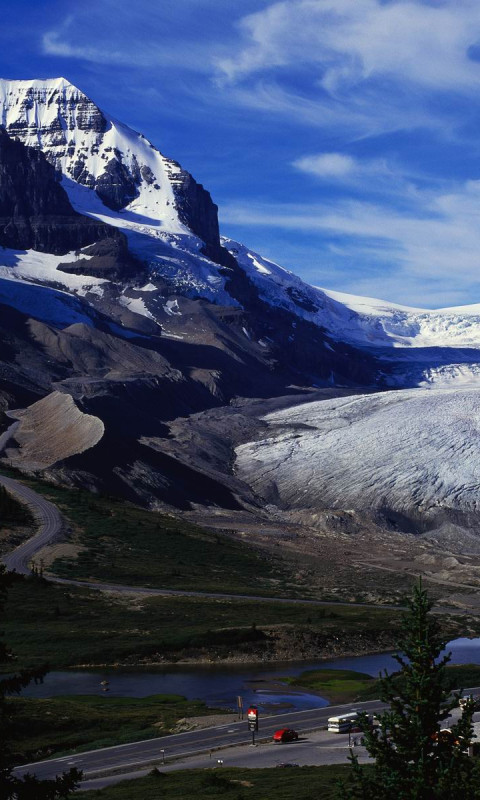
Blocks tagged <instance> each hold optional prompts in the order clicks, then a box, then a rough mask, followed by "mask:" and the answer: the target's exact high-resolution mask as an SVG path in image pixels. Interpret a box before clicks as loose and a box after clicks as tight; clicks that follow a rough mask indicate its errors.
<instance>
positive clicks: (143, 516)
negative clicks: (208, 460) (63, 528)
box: [1, 469, 295, 595]
mask: <svg viewBox="0 0 480 800" xmlns="http://www.w3.org/2000/svg"><path fill="white" fill-rule="evenodd" d="M1 471H2V473H3V474H7V475H10V476H11V477H16V478H20V479H21V480H22V483H24V484H25V485H26V486H29V487H30V488H31V489H33V490H34V491H36V492H38V493H39V494H42V495H43V496H44V497H46V498H47V499H48V500H50V501H51V502H52V503H54V504H55V505H56V506H58V508H59V509H60V511H61V512H62V514H63V515H64V517H65V518H66V519H67V521H68V522H69V523H70V528H71V533H70V535H69V541H70V542H72V543H73V544H75V545H76V546H77V550H78V555H77V556H76V557H71V558H58V559H56V560H55V561H54V562H53V564H52V565H51V566H50V567H49V570H50V571H51V572H53V573H54V574H55V575H59V576H61V577H63V578H75V579H92V578H93V579H96V580H99V581H104V582H114V583H120V584H125V585H132V586H150V587H162V588H170V589H187V590H201V591H213V592H222V591H228V592H231V593H239V594H259V595H261V594H264V595H288V594H292V593H293V594H295V585H292V582H291V580H290V579H289V577H288V573H287V570H286V568H285V567H284V566H283V564H282V562H281V560H280V559H277V560H274V559H273V558H272V557H271V556H269V555H267V554H266V553H265V552H264V551H261V550H257V549H254V548H252V547H251V545H244V544H242V543H241V542H240V543H239V542H237V541H235V540H234V539H232V538H229V537H227V536H225V535H221V534H217V533H212V532H210V531H207V530H204V529H203V528H200V527H199V526H197V525H193V524H192V523H189V522H186V521H184V520H182V519H181V518H179V517H175V516H173V515H170V514H161V513H158V512H152V511H146V510H145V509H142V508H139V507H138V506H135V505H132V504H131V503H126V502H123V501H121V500H116V499H114V498H106V497H100V496H97V495H93V494H91V493H90V492H86V491H82V490H79V489H65V488H61V487H56V486H51V485H49V484H46V483H43V482H42V481H38V480H30V479H25V478H23V477H22V476H19V475H17V474H16V473H14V472H13V471H9V470H5V469H2V470H1Z"/></svg>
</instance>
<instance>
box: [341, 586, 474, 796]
mask: <svg viewBox="0 0 480 800" xmlns="http://www.w3.org/2000/svg"><path fill="white" fill-rule="evenodd" d="M432 605H433V604H432V602H431V601H430V600H429V598H428V596H427V593H426V592H425V591H424V589H423V588H422V585H421V582H420V583H419V584H418V585H417V586H416V587H415V589H414V592H413V596H412V599H411V600H410V602H409V611H408V613H407V614H405V616H404V619H403V626H402V634H401V637H400V641H399V643H398V646H399V649H400V651H401V654H397V655H395V656H394V658H395V659H396V661H397V662H398V664H399V665H400V668H401V669H400V672H399V673H396V674H395V675H388V674H387V673H385V675H384V676H383V677H382V678H381V699H382V700H383V701H384V702H386V703H388V706H389V708H388V710H386V711H385V712H383V713H382V714H380V715H379V716H378V719H377V722H378V724H377V725H374V724H373V723H372V721H371V720H369V718H368V716H367V715H366V714H362V715H361V719H360V728H361V730H362V732H363V737H364V743H365V747H366V749H367V752H368V753H369V754H370V756H372V758H374V759H375V763H374V765H371V766H370V765H367V766H366V767H365V766H361V765H360V764H359V763H358V758H357V757H356V756H355V755H354V754H353V753H351V754H350V760H351V762H352V774H351V776H350V779H349V782H348V783H347V784H345V785H343V786H342V787H341V790H340V796H341V797H342V798H343V800H472V799H473V798H480V788H479V782H478V777H479V776H478V768H477V767H476V765H475V762H474V760H473V759H472V758H470V757H469V756H468V754H467V750H468V747H469V745H470V743H471V738H472V733H473V728H472V716H473V711H474V703H473V701H470V702H468V703H467V705H466V706H465V708H464V709H463V711H462V715H461V717H460V719H459V720H458V722H457V723H456V724H455V725H452V726H451V728H450V729H449V730H450V732H447V730H446V723H445V720H446V719H447V717H448V716H449V713H450V711H452V709H453V708H455V707H457V706H458V701H459V698H460V694H459V693H456V694H453V695H452V693H451V692H450V691H449V689H448V682H447V680H446V674H445V668H446V665H447V663H448V662H449V661H450V654H449V655H446V656H442V657H440V653H441V651H442V650H443V649H444V648H445V644H446V643H445V641H444V639H443V638H442V636H441V635H440V630H439V625H438V622H437V621H436V619H435V618H434V617H432V615H431V614H430V611H431V608H432Z"/></svg>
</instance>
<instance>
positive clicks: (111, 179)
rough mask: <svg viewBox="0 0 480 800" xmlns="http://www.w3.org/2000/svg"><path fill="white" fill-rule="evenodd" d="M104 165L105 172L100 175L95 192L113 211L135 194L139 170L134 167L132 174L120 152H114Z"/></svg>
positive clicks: (126, 202) (129, 201)
mask: <svg viewBox="0 0 480 800" xmlns="http://www.w3.org/2000/svg"><path fill="white" fill-rule="evenodd" d="M115 155H116V157H115V158H112V159H111V160H110V161H109V162H108V164H107V165H106V167H105V172H104V173H103V174H102V175H100V177H99V178H98V180H97V183H96V187H95V188H96V192H97V194H98V196H99V198H100V200H101V201H102V202H103V203H105V205H106V206H108V208H111V209H113V211H120V209H122V208H125V206H127V205H128V204H129V203H131V202H132V200H134V199H135V197H136V196H137V186H138V184H139V183H140V171H139V170H138V168H137V169H135V170H134V171H133V174H132V173H131V172H129V170H128V169H127V168H126V166H125V165H124V163H123V161H122V159H121V155H120V153H118V154H117V153H115Z"/></svg>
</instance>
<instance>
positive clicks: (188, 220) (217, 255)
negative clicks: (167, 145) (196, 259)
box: [167, 159, 234, 267]
mask: <svg viewBox="0 0 480 800" xmlns="http://www.w3.org/2000/svg"><path fill="white" fill-rule="evenodd" d="M168 165H170V166H171V171H170V174H169V178H170V182H171V184H172V186H173V191H174V194H175V205H176V208H177V211H178V215H179V217H180V221H181V222H183V224H184V225H186V226H187V228H190V230H191V231H192V232H193V233H194V234H196V236H198V237H199V238H200V239H202V241H204V242H205V247H203V248H202V252H203V253H204V255H206V256H207V257H208V258H211V259H212V261H215V262H216V263H217V264H221V265H223V266H225V267H231V266H232V261H234V259H233V258H232V256H231V255H230V253H229V252H228V251H227V250H226V249H225V248H224V247H222V246H221V244H220V231H219V227H218V206H217V205H215V203H214V202H213V200H212V198H211V195H210V192H207V190H206V189H204V188H203V186H202V184H201V183H197V182H196V180H195V179H194V178H193V177H192V176H191V175H190V173H189V172H187V171H186V170H183V169H181V167H180V165H179V164H178V163H177V162H176V161H172V160H170V159H169V160H168V162H167V167H168Z"/></svg>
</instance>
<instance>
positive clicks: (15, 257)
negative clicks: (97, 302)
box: [0, 248, 107, 295]
mask: <svg viewBox="0 0 480 800" xmlns="http://www.w3.org/2000/svg"><path fill="white" fill-rule="evenodd" d="M90 258H91V256H88V255H85V254H83V253H82V259H86V260H88V259H90ZM75 259H76V254H75V253H74V252H73V251H72V252H71V253H66V254H65V255H63V256H55V255H52V254H51V253H40V252H38V251H37V250H11V249H8V248H2V249H0V277H1V278H5V279H6V280H17V281H28V282H30V283H45V284H55V285H56V286H59V285H60V286H62V287H64V288H65V289H67V290H69V291H71V292H76V293H77V294H80V295H84V294H86V293H87V291H91V290H92V288H93V287H98V286H100V285H101V284H103V283H107V281H106V280H105V279H103V278H95V277H93V276H88V277H87V276H86V275H74V274H71V273H67V272H63V271H62V270H59V269H58V267H59V265H60V264H61V263H62V262H63V263H66V262H69V261H75Z"/></svg>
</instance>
